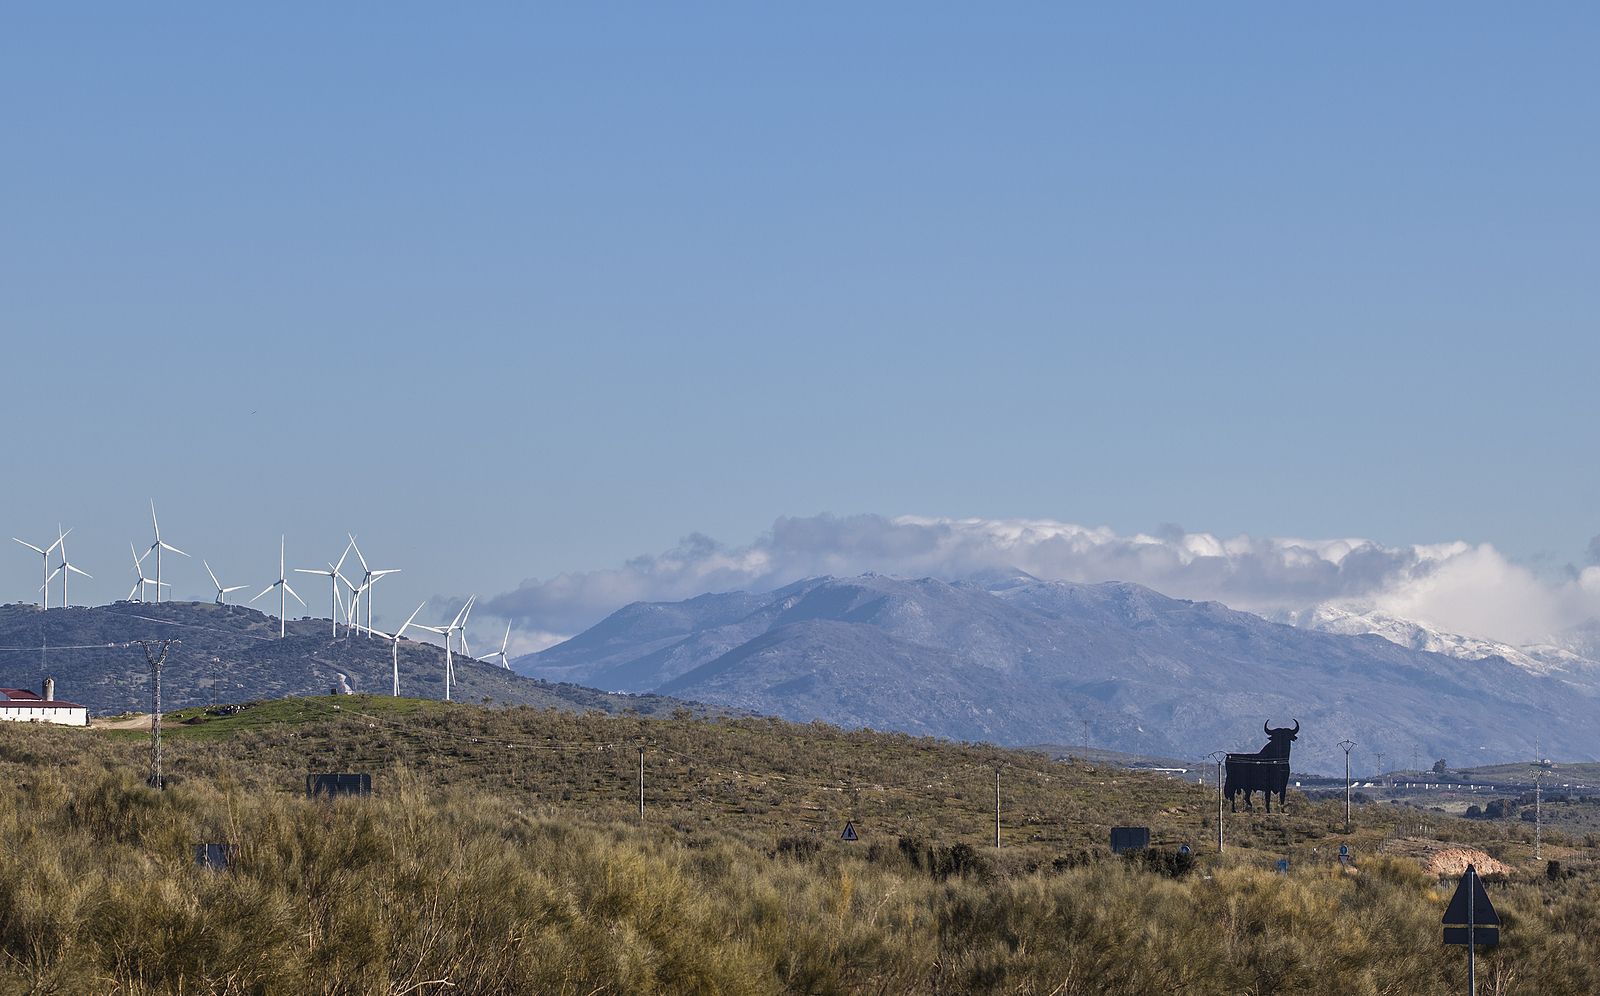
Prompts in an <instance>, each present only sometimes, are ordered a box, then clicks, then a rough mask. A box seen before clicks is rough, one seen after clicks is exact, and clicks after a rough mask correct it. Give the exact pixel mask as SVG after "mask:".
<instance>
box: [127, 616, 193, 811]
mask: <svg viewBox="0 0 1600 996" xmlns="http://www.w3.org/2000/svg"><path fill="white" fill-rule="evenodd" d="M137 642H138V644H139V646H140V647H141V648H143V650H144V659H145V661H146V662H147V663H148V664H149V665H150V682H151V683H150V700H151V713H150V784H151V785H152V786H154V787H155V788H157V789H160V788H163V787H164V784H163V782H162V778H161V667H162V665H163V664H165V663H166V662H167V651H168V650H169V649H171V647H172V645H173V644H175V643H180V642H182V641H180V640H162V641H160V643H161V653H160V654H157V655H155V656H152V655H151V653H150V644H151V643H153V642H156V641H153V640H149V641H147V640H139V641H137ZM124 646H126V644H124Z"/></svg>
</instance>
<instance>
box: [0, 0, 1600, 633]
mask: <svg viewBox="0 0 1600 996" xmlns="http://www.w3.org/2000/svg"><path fill="white" fill-rule="evenodd" d="M1597 18H1600V15H1597V13H1596V12H1595V10H1594V9H1593V8H1592V6H1588V5H1577V4H1572V5H1561V4H1550V5H1540V6H1539V7H1537V8H1512V7H1507V6H1505V5H1489V4H1477V5H1475V4H1417V5H1405V6H1404V7H1403V8H1401V7H1399V6H1398V5H1389V6H1380V5H1370V6H1366V7H1348V6H1346V7H1341V8H1337V9H1334V8H1320V9H1313V8H1307V7H1304V6H1298V7H1286V6H1283V5H1267V4H1261V5H1231V6H1226V7H1217V6H1210V5H1208V6H1206V7H1204V8H1202V7H1199V6H1196V5H1175V4H1174V5H1147V6H1140V7H1138V8H1137V9H1129V8H1128V7H1127V5H1104V6H1103V7H1102V8H1101V9H1098V10H1094V9H1088V8H1086V7H1082V6H1069V5H1045V4H1038V5H1031V4H1019V5H1012V6H1009V7H1006V8H1004V9H1003V10H1001V11H996V10H994V9H992V8H991V9H986V10H983V11H981V12H980V11H977V10H976V9H975V8H972V7H970V6H966V7H960V6H956V5H948V6H935V5H927V4H906V5H891V4H883V5H872V8H871V9H870V10H864V9H862V7H861V5H805V6H803V7H791V8H785V9H782V10H779V9H775V8H773V7H772V6H770V5H765V6H760V7H757V6H750V5H710V4H688V5H634V6H621V5H616V6H610V5H594V4H590V5H571V6H567V7H561V8H556V7H535V5H513V4H507V5H502V6H494V5H481V6H474V7H472V8H471V9H470V10H468V9H463V8H447V7H443V6H440V5H423V4H415V5H408V4H383V5H378V4H367V5H340V6H339V7H338V8H337V9H334V8H333V7H332V6H330V5H309V4H307V5H273V6H271V7H264V6H259V5H258V6H253V7H245V6H239V5H229V9H222V8H219V7H217V6H214V5H213V6H202V5H188V6H180V5H169V6H162V7H160V8H156V9H150V8H132V7H128V6H126V5H109V4H108V5H98V6H97V5H81V6H71V7H69V6H68V5H35V6H34V7H32V8H24V7H22V6H21V5H13V6H10V7H7V8H5V9H4V10H3V11H0V111H3V119H4V120H5V121H6V139H5V143H4V154H3V155H0V191H3V202H0V203H3V217H0V231H3V236H0V336H3V341H4V344H5V346H4V356H5V359H6V361H7V362H6V364H5V366H6V378H5V392H4V401H3V408H0V411H3V413H4V416H5V420H6V425H7V429H8V432H7V439H8V441H9V443H10V445H9V446H8V454H7V460H6V462H7V467H8V473H7V484H8V486H7V487H6V488H4V489H3V494H0V514H3V519H4V521H3V522H0V531H4V532H5V533H6V534H11V533H15V534H17V535H20V536H22V537H23V538H25V539H30V540H33V539H36V538H38V537H41V536H44V535H46V534H47V533H48V531H49V530H50V529H52V528H53V526H54V524H55V523H56V521H57V520H58V519H60V520H62V521H64V522H66V523H67V524H68V525H73V526H76V528H77V530H78V531H77V532H76V533H74V538H75V539H77V540H78V541H79V546H77V547H75V548H74V550H73V559H74V560H75V561H79V562H82V563H84V564H85V566H86V567H87V568H88V569H90V570H91V571H94V572H95V573H96V574H97V579H96V581H95V582H94V583H85V587H86V588H87V589H88V591H87V592H86V593H92V594H93V595H94V596H95V597H96V598H97V599H102V600H103V599H108V598H111V597H120V596H121V595H122V594H123V593H124V592H125V591H126V589H127V586H128V583H129V582H127V581H124V580H122V578H123V575H125V574H126V575H128V577H129V578H131V572H130V571H129V570H128V568H127V564H126V563H125V561H126V560H127V553H126V543H127V541H128V540H129V539H138V538H142V537H143V536H144V534H145V532H146V531H147V526H146V524H145V519H144V516H145V511H144V509H145V503H146V502H147V500H148V499H149V498H151V497H155V498H156V499H157V500H158V501H159V502H160V504H161V507H162V510H163V519H164V525H165V527H166V531H167V532H168V533H169V534H170V535H171V536H172V538H173V539H174V541H176V542H178V544H179V545H180V546H184V548H185V549H188V550H189V551H190V552H191V553H195V554H197V555H203V556H205V557H207V558H208V559H209V560H210V561H211V563H212V564H213V566H217V567H218V568H219V571H220V572H221V573H224V575H225V580H229V579H230V578H231V577H242V578H244V579H246V580H257V581H265V580H270V574H271V573H272V569H273V568H274V567H275V563H274V562H273V561H274V559H275V552H276V551H275V549H274V548H275V546H276V540H277V536H278V534H279V532H280V531H286V532H287V533H288V534H289V537H290V559H291V560H293V561H296V562H298V563H301V564H302V566H312V565H314V564H317V563H320V561H322V560H325V559H327V557H328V556H329V555H330V554H334V555H336V554H337V552H338V547H339V544H340V540H339V537H341V536H342V534H343V531H344V530H346V529H352V530H356V531H358V532H359V533H360V534H361V535H362V536H363V537H364V538H365V539H366V540H367V542H368V545H369V548H370V549H371V550H373V551H374V553H375V555H377V556H378V557H379V559H383V560H385V561H386V562H391V563H397V564H398V565H399V566H402V567H405V568H406V570H407V573H406V574H405V575H403V576H402V578H400V579H396V582H395V585H394V590H393V592H392V594H390V595H389V596H388V597H389V599H390V603H389V607H390V608H392V609H396V610H398V609H399V608H400V603H406V602H412V603H414V601H415V600H416V599H419V598H421V597H422V596H425V595H434V594H445V595H460V594H465V593H466V592H468V591H480V592H484V593H485V594H488V593H492V592H496V591H504V590H506V589H509V588H511V587H513V586H515V585H516V584H517V583H518V582H519V581H521V580H522V579H525V578H547V577H549V576H551V575H554V574H557V573H559V572H562V571H571V570H583V569H589V568H595V567H600V566H607V565H614V564H617V563H620V562H621V561H623V560H624V559H626V558H628V557H632V556H635V555H638V554H643V553H650V552H655V551H661V550H664V549H667V548H669V547H671V546H673V544H675V543H676V542H677V540H678V539H679V537H681V536H684V535H685V534H688V533H690V532H694V531H700V532H704V533H707V534H709V535H711V536H714V537H717V538H718V539H720V540H723V541H725V542H728V543H747V542H749V541H750V540H751V539H752V538H753V537H755V536H756V535H757V534H759V533H761V532H762V531H763V530H766V529H769V528H770V527H771V526H772V524H773V522H774V520H775V519H776V518H777V517H779V516H784V515H795V516H809V515H813V514H815V513H819V512H835V513H840V514H850V513H858V512H873V513H881V514H884V515H890V516H893V515H901V514H918V515H926V516H953V517H964V516H972V517H985V518H1007V517H1043V518H1052V519H1058V520H1062V521H1066V522H1074V523H1084V524H1089V525H1105V526H1109V527H1111V528H1112V529H1115V530H1118V531H1121V532H1129V533H1131V532H1135V531H1139V530H1151V529H1155V528H1157V527H1158V526H1160V525H1161V524H1163V523H1179V524H1182V525H1183V526H1184V527H1187V528H1189V529H1194V530H1205V531H1209V532H1212V533H1216V534H1219V535H1232V534H1236V533H1250V534H1252V535H1257V536H1282V535H1288V536H1312V537H1342V536H1362V537H1371V538H1373V539H1375V540H1377V541H1380V542H1382V543H1386V544H1409V543H1424V542H1428V543H1431V542H1439V541H1446V540H1456V539H1465V540H1468V541H1471V542H1475V543H1476V542H1490V543H1493V544H1495V545H1496V547H1498V548H1499V549H1500V550H1502V551H1504V552H1506V553H1507V554H1508V555H1509V556H1511V557H1513V558H1515V559H1517V560H1520V561H1522V562H1525V563H1529V564H1533V565H1535V566H1538V567H1539V568H1540V569H1541V570H1556V569H1557V568H1559V567H1560V565H1563V564H1566V563H1576V564H1581V563H1582V562H1583V560H1582V558H1583V556H1584V551H1585V549H1586V547H1587V545H1588V543H1589V540H1590V538H1591V537H1592V536H1594V535H1595V534H1597V533H1600V463H1597V461H1596V460H1595V452H1596V445H1595V443H1596V440H1595V427H1596V426H1597V425H1600V417H1597V416H1600V402H1597V400H1596V392H1595V389H1594V388H1595V371H1596V369H1597V368H1600V363H1597V361H1600V338H1597V336H1596V335H1595V329H1594V325H1595V315H1596V314H1597V313H1600V308H1597V304H1600V300H1597V299H1600V281H1596V280H1595V277H1594V273H1593V267H1594V260H1595V258H1596V248H1597V247H1596V244H1595V243H1596V234H1595V233H1596V232H1597V231H1600V224H1597V223H1600V210H1597V209H1600V196H1597V184H1596V180H1595V177H1597V176H1600V137H1597V130H1596V127H1595V124H1594V101H1593V95H1594V94H1595V93H1596V92H1600V78H1597V77H1600V68H1597V64H1596V62H1595V60H1594V59H1593V57H1592V53H1593V51H1594V47H1595V43H1596V41H1597V30H1596V29H1597V23H1596V22H1597ZM146 542H147V541H146ZM119 550H120V551H121V552H120V553H119V552H118V551H119ZM97 568H98V569H97ZM174 570H178V571H181V572H184V573H182V574H181V578H182V581H183V583H182V584H181V585H180V588H179V593H180V594H203V593H204V591H205V589H206V588H207V587H208V586H207V584H206V582H205V578H204V573H203V572H202V571H201V570H200V568H199V566H198V564H196V565H193V566H192V568H191V567H190V566H189V565H184V566H183V567H180V568H175V569H174ZM34 576H35V575H34V564H33V562H32V561H31V560H29V559H27V555H26V551H22V550H21V549H20V548H17V553H16V554H14V555H8V556H7V557H3V558H0V585H3V586H4V594H0V598H5V599H7V600H9V599H12V598H23V597H31V596H28V595H27V590H28V589H29V585H28V582H29V581H30V580H31V579H32V578H33V577H34ZM112 577H115V578H116V579H117V580H116V581H115V582H114V583H113V582H112V581H110V580H109V579H110V578H112ZM102 578H104V579H106V580H104V581H102ZM308 580H310V579H308ZM304 587H305V588H310V587H312V586H311V585H309V584H308V585H306V586H304ZM186 589H187V590H186ZM75 590H76V589H75ZM302 594H306V595H307V597H308V599H311V601H312V604H313V606H316V605H319V604H320V603H319V602H318V601H317V600H316V599H314V598H311V596H310V595H309V594H307V592H306V591H304V590H302ZM383 608H384V606H383V605H382V604H381V603H380V610H381V609H383Z"/></svg>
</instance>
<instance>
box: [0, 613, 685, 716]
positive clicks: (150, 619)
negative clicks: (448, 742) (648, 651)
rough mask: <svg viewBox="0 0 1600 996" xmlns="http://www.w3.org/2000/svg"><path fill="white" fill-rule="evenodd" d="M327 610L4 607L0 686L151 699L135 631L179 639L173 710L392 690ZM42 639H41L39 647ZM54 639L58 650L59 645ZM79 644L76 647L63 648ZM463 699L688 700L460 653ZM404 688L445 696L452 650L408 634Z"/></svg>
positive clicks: (379, 666)
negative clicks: (306, 613) (283, 623)
mask: <svg viewBox="0 0 1600 996" xmlns="http://www.w3.org/2000/svg"><path fill="white" fill-rule="evenodd" d="M330 629H331V626H330V623H329V621H328V620H326V619H313V618H302V619H294V620H290V621H289V622H288V624H287V636H286V637H285V638H284V639H279V638H278V621H277V618H276V617H275V616H268V615H265V614H263V613H261V612H258V611H256V610H254V609H251V608H248V607H245V606H239V605H216V604H213V603H211V602H162V603H160V604H141V603H136V602H116V603H113V604H111V605H101V606H92V607H88V606H73V607H71V608H52V609H48V610H45V609H40V608H39V607H38V606H36V605H23V604H12V605H4V606H0V687H20V688H29V689H33V690H38V688H39V686H40V684H41V682H42V681H43V679H44V678H45V677H54V678H55V679H56V695H57V696H58V697H60V698H62V699H65V700H67V701H70V702H77V703H80V704H82V705H87V706H88V707H89V709H90V712H91V713H93V714H99V715H103V714H108V713H120V712H131V711H145V710H148V709H149V708H150V679H149V668H148V667H147V665H146V663H145V658H144V654H143V652H142V651H141V650H140V649H139V648H138V647H129V646H124V644H127V643H129V642H130V641H133V640H141V639H162V638H175V639H179V640H182V641H183V642H182V643H181V645H178V646H175V647H173V648H172V650H171V652H170V654H169V657H168V660H167V663H166V665H165V667H164V669H163V671H162V699H163V704H164V707H165V708H167V709H178V708H182V707H184V706H191V705H204V704H208V703H214V702H240V701H245V700H249V699H265V698H280V697H282V696H285V695H326V694H327V693H328V692H329V691H330V690H332V689H334V688H337V687H339V684H340V681H341V677H342V680H343V681H344V683H345V684H347V685H348V686H349V687H350V688H352V689H353V690H355V691H357V692H376V693H387V692H389V691H390V689H391V687H392V686H391V679H392V673H393V671H392V667H393V665H392V659H391V657H390V643H389V641H388V640H385V639H381V638H378V637H372V638H368V637H367V636H365V635H361V634H357V635H355V636H351V635H349V634H348V633H347V632H345V631H344V630H343V629H341V630H340V635H339V636H338V637H336V638H335V637H333V636H332V635H331V634H330ZM40 648H42V649H40ZM51 648H56V649H51ZM65 648H71V649H65ZM455 675H456V677H455V687H454V688H453V689H452V692H451V696H452V698H454V699H456V700H457V701H465V702H485V701H487V702H496V703H502V704H518V705H536V706H560V707H564V708H580V709H600V710H604V711H620V710H628V709H632V710H637V711H640V712H645V713H651V712H658V711H663V710H671V709H675V708H680V707H683V706H684V703H683V702H681V701H678V700H670V699H665V698H662V697H660V696H652V695H612V694H607V693H604V692H598V691H595V690H594V689H589V688H581V687H577V686H573V685H565V684H554V683H551V682H546V681H540V680H530V679H528V678H525V677H523V676H521V675H517V674H513V673H511V672H509V671H506V670H505V669H503V668H500V667H497V666H495V665H492V664H488V663H486V662H484V661H479V660H475V659H472V658H468V657H462V656H460V655H457V656H456V658H455ZM400 688H401V691H402V692H404V693H406V694H408V695H412V696H418V697H426V698H440V699H442V698H443V697H444V649H443V648H442V647H439V646H436V645H434V644H431V643H424V642H420V641H414V640H409V639H408V640H402V641H400Z"/></svg>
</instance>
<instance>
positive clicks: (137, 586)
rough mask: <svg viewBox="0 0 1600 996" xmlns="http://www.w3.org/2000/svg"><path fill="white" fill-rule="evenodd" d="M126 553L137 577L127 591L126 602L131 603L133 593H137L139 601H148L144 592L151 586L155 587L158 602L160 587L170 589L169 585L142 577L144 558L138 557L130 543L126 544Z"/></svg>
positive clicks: (137, 552)
mask: <svg viewBox="0 0 1600 996" xmlns="http://www.w3.org/2000/svg"><path fill="white" fill-rule="evenodd" d="M128 553H130V554H132V555H133V572H134V573H135V574H137V575H139V580H137V581H135V582H134V583H133V587H132V588H129V589H128V601H130V602H131V601H133V595H134V593H135V592H138V594H139V601H141V602H144V601H148V599H146V598H145V594H144V590H145V586H146V585H152V584H153V585H155V586H156V600H157V601H160V596H161V589H162V587H163V586H166V587H170V585H166V584H165V582H162V581H152V580H150V579H149V578H147V577H145V576H144V557H141V556H139V551H138V550H135V549H134V548H133V544H132V543H129V544H128ZM145 556H146V557H147V556H149V554H148V553H146V554H145Z"/></svg>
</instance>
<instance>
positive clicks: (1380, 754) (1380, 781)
mask: <svg viewBox="0 0 1600 996" xmlns="http://www.w3.org/2000/svg"><path fill="white" fill-rule="evenodd" d="M1376 753H1377V755H1378V784H1379V785H1382V784H1383V751H1381V750H1380V751H1377V752H1376Z"/></svg>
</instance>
